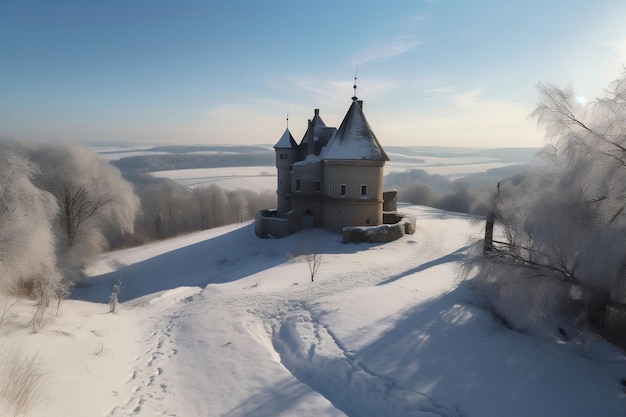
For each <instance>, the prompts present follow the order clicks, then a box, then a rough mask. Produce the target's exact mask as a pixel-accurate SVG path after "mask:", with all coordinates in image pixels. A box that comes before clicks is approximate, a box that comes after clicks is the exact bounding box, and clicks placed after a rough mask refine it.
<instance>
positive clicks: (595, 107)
mask: <svg viewBox="0 0 626 417" xmlns="http://www.w3.org/2000/svg"><path fill="white" fill-rule="evenodd" d="M539 92H540V101H539V104H538V106H537V108H536V110H535V111H534V112H533V113H532V116H533V117H534V118H536V120H537V121H538V123H539V125H540V126H543V127H545V129H546V137H547V140H548V141H549V142H550V144H549V145H548V146H547V147H546V148H545V149H544V150H543V152H541V153H540V154H539V155H538V157H537V161H536V163H535V167H534V169H533V170H531V173H529V174H528V175H527V176H526V178H525V180H524V181H522V182H521V183H520V184H519V185H516V186H513V185H512V184H511V183H509V184H503V187H502V190H501V193H500V194H499V195H497V196H496V195H494V197H493V200H492V206H491V210H492V212H493V213H494V214H495V219H496V230H495V235H494V239H495V240H494V245H493V250H492V251H490V252H489V256H487V257H486V258H485V259H482V260H480V262H478V265H479V274H478V276H477V278H476V280H475V282H476V283H477V286H478V287H479V288H481V289H482V290H483V291H484V292H485V294H487V296H488V299H489V300H490V301H491V304H492V307H493V308H494V310H495V311H496V312H497V313H498V314H499V315H500V316H501V317H502V318H504V319H505V320H506V321H507V322H508V323H509V324H510V325H511V326H513V327H516V328H521V329H531V328H534V327H537V326H539V327H542V328H545V326H544V325H545V324H550V325H552V327H553V328H556V327H557V326H558V325H560V324H559V323H558V319H557V318H558V317H576V318H577V319H578V320H579V322H578V323H580V320H583V321H584V322H585V323H587V324H591V325H596V326H600V325H601V323H602V320H603V314H604V310H605V305H606V301H607V300H608V297H609V294H610V292H611V291H612V289H613V288H615V286H616V285H617V284H618V282H619V281H620V280H622V281H623V280H624V269H623V265H624V263H625V259H626V257H625V254H626V245H625V243H626V241H625V237H626V212H625V211H624V205H625V204H626V72H625V73H624V74H623V75H622V76H621V77H620V78H618V79H617V80H615V81H614V82H612V83H611V84H610V85H609V87H608V89H607V90H606V94H605V96H604V97H603V98H599V99H597V100H595V101H593V102H590V103H588V104H586V105H584V106H582V105H580V104H578V102H577V101H576V99H575V95H574V92H573V89H572V88H571V87H568V88H565V89H561V88H558V87H556V86H554V85H551V84H545V85H544V84H540V85H539ZM481 247H482V246H481Z"/></svg>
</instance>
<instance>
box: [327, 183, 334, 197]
mask: <svg viewBox="0 0 626 417" xmlns="http://www.w3.org/2000/svg"><path fill="white" fill-rule="evenodd" d="M328 195H333V186H332V185H331V184H329V185H328Z"/></svg>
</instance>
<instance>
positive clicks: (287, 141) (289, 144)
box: [274, 128, 298, 149]
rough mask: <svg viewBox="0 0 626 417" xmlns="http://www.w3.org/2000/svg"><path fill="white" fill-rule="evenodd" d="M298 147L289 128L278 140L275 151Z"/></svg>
mask: <svg viewBox="0 0 626 417" xmlns="http://www.w3.org/2000/svg"><path fill="white" fill-rule="evenodd" d="M296 147H298V144H297V143H296V141H295V140H294V139H293V136H291V132H290V131H289V128H287V129H285V133H283V135H282V136H281V137H280V139H278V142H276V145H274V149H292V148H296Z"/></svg>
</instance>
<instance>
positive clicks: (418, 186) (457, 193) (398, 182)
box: [384, 164, 529, 214]
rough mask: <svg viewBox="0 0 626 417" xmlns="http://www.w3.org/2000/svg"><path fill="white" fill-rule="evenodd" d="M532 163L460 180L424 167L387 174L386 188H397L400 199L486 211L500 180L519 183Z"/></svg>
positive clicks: (480, 211)
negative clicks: (451, 178)
mask: <svg viewBox="0 0 626 417" xmlns="http://www.w3.org/2000/svg"><path fill="white" fill-rule="evenodd" d="M528 168H529V165H527V164H519V165H511V166H508V167H503V168H494V169H490V170H487V171H486V172H482V173H479V174H472V175H468V176H465V177H463V178H460V179H457V180H450V179H448V178H447V177H445V176H443V175H438V174H434V175H431V174H428V173H427V172H426V171H424V170H421V169H413V170H410V171H404V172H396V173H391V174H389V175H386V176H385V180H384V182H385V189H390V188H393V189H397V190H398V200H399V201H402V202H405V203H411V204H419V205H423V206H429V207H435V208H439V209H442V210H448V211H456V212H460V213H476V214H485V207H486V204H487V203H488V200H489V197H490V193H492V192H493V190H494V189H495V188H496V185H497V184H498V182H511V183H513V184H519V183H520V182H521V181H522V180H523V179H524V177H525V176H526V174H527V172H528Z"/></svg>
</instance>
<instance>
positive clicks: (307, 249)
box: [288, 234, 324, 282]
mask: <svg viewBox="0 0 626 417" xmlns="http://www.w3.org/2000/svg"><path fill="white" fill-rule="evenodd" d="M288 255H289V257H290V258H291V259H293V260H294V261H296V262H303V263H306V265H307V267H308V268H309V276H310V278H311V282H313V281H315V276H316V275H317V272H318V270H319V268H320V266H321V265H322V259H323V257H324V248H323V245H322V244H321V242H320V239H319V237H318V236H317V235H316V234H313V235H312V237H311V238H309V239H306V240H301V241H300V242H299V243H298V246H297V248H296V251H295V252H293V253H289V254H288Z"/></svg>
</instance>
